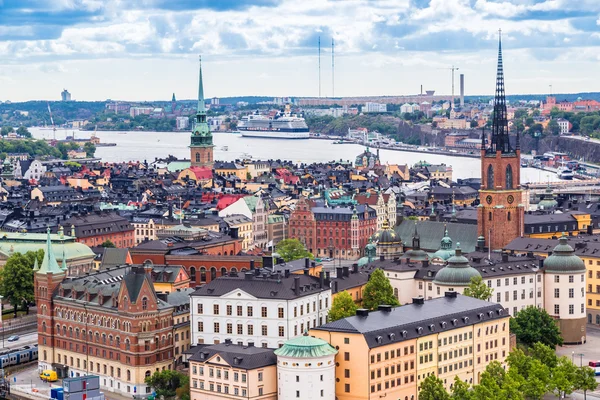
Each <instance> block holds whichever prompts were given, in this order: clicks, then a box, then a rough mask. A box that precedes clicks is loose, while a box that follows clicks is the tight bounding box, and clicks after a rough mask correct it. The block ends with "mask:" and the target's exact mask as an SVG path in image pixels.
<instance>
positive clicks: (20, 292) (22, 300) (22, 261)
mask: <svg viewBox="0 0 600 400" xmlns="http://www.w3.org/2000/svg"><path fill="white" fill-rule="evenodd" d="M0 294H2V296H4V297H5V298H6V299H8V301H9V302H10V304H12V306H13V308H14V311H15V318H16V317H17V310H18V308H19V306H20V305H22V304H25V306H27V303H29V302H32V301H33V300H34V294H33V264H32V263H31V259H30V258H28V257H27V256H25V255H24V254H21V253H14V254H13V255H11V256H10V257H8V259H7V260H6V265H4V267H3V268H2V269H1V270H0Z"/></svg>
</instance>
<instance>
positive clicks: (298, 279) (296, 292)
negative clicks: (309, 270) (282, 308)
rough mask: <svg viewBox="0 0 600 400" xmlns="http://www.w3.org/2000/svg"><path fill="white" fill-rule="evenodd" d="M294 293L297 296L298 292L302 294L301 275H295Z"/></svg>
mask: <svg viewBox="0 0 600 400" xmlns="http://www.w3.org/2000/svg"><path fill="white" fill-rule="evenodd" d="M294 294H295V295H296V296H298V294H300V277H299V276H295V277H294Z"/></svg>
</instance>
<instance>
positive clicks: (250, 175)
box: [246, 172, 252, 181]
mask: <svg viewBox="0 0 600 400" xmlns="http://www.w3.org/2000/svg"><path fill="white" fill-rule="evenodd" d="M246 180H247V181H251V180H252V174H251V173H250V172H246Z"/></svg>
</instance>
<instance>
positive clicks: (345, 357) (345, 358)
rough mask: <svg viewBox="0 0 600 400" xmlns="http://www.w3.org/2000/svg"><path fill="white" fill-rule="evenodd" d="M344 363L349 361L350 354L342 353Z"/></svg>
mask: <svg viewBox="0 0 600 400" xmlns="http://www.w3.org/2000/svg"><path fill="white" fill-rule="evenodd" d="M344 361H350V353H348V352H345V353H344Z"/></svg>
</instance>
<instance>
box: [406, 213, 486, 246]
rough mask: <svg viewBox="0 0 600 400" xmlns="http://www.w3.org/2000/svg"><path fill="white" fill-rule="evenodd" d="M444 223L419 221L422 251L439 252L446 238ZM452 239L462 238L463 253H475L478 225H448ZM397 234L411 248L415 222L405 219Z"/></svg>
mask: <svg viewBox="0 0 600 400" xmlns="http://www.w3.org/2000/svg"><path fill="white" fill-rule="evenodd" d="M445 225H446V224H445V223H444V222H437V221H417V229H418V231H419V237H420V239H421V249H423V250H427V251H431V252H434V251H437V250H438V249H439V248H440V242H441V240H442V238H443V237H444V230H445ZM447 227H448V234H449V236H450V237H452V238H455V240H456V239H457V238H460V240H459V241H460V247H461V249H463V252H465V253H470V252H472V251H475V247H476V245H477V225H471V224H461V223H449V224H447ZM395 230H396V233H397V234H398V235H399V236H400V237H401V238H402V241H403V242H404V243H406V244H407V246H409V247H410V246H411V243H412V238H413V235H414V233H415V221H412V220H408V219H405V220H403V221H402V223H400V225H398V226H396V228H395Z"/></svg>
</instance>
